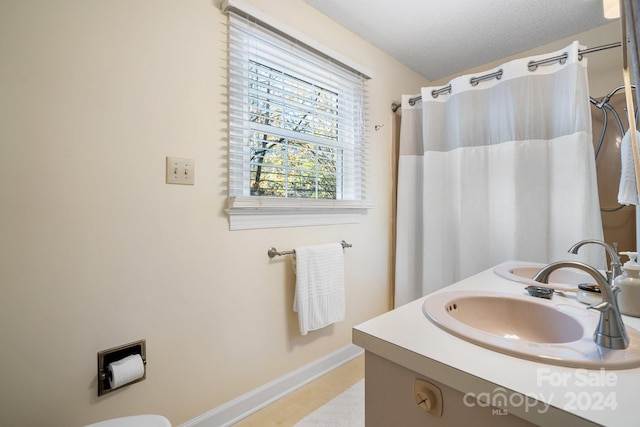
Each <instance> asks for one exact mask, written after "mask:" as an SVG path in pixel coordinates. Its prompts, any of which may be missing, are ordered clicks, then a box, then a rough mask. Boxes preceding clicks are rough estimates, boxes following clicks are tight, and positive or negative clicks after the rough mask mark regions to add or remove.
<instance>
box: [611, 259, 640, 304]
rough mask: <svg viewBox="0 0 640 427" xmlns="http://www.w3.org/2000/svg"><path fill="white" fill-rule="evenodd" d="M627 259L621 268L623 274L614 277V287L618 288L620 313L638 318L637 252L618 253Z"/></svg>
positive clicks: (639, 282) (639, 266) (639, 276)
mask: <svg viewBox="0 0 640 427" xmlns="http://www.w3.org/2000/svg"><path fill="white" fill-rule="evenodd" d="M620 255H626V256H627V257H629V261H627V262H625V263H624V265H623V266H622V270H623V273H622V274H621V275H620V276H618V277H616V280H615V281H614V285H616V286H617V287H618V288H620V293H619V294H618V306H619V307H620V312H621V313H622V314H626V315H628V316H634V317H640V264H638V263H637V262H636V257H637V256H638V253H637V252H620Z"/></svg>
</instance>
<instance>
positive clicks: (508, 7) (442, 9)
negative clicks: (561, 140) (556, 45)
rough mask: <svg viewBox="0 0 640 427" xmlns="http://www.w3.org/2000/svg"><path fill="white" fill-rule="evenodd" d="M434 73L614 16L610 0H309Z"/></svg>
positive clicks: (556, 37) (494, 57) (393, 53)
mask: <svg viewBox="0 0 640 427" xmlns="http://www.w3.org/2000/svg"><path fill="white" fill-rule="evenodd" d="M305 2H306V3H308V4H309V5H311V6H312V7H314V8H316V9H318V10H319V11H320V12H322V13H324V14H325V15H327V16H328V17H330V18H331V19H333V20H334V21H336V22H338V23H339V24H341V25H342V26H344V27H346V28H347V29H349V30H351V31H352V32H353V33H355V34H357V35H359V36H360V37H362V38H363V39H365V40H368V41H369V42H370V43H372V44H373V45H374V46H376V47H378V48H379V49H381V50H382V51H384V52H387V53H388V54H389V55H391V56H392V57H394V58H395V59H397V60H398V61H400V62H401V63H403V64H405V65H406V66H407V67H409V68H411V69H412V70H414V71H416V72H417V73H419V74H421V75H422V76H424V77H426V78H427V79H428V80H430V81H434V80H438V79H440V78H442V77H447V76H451V75H453V74H456V73H459V72H461V71H464V70H467V69H470V68H473V67H476V66H480V65H483V64H487V63H489V62H492V61H495V60H498V59H501V58H505V57H507V56H511V55H516V54H518V53H520V52H524V51H527V50H530V49H533V48H535V47H538V46H542V45H544V44H547V43H551V42H554V41H557V40H560V39H563V38H565V37H569V36H572V35H574V34H578V33H581V32H583V31H587V30H591V29H593V28H596V27H599V26H602V25H605V24H607V23H609V22H610V21H608V20H606V19H605V18H604V17H603V14H602V0H305Z"/></svg>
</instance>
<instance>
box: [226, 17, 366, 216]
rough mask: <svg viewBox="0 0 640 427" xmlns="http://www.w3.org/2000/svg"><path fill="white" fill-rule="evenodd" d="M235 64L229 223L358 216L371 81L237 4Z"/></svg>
mask: <svg viewBox="0 0 640 427" xmlns="http://www.w3.org/2000/svg"><path fill="white" fill-rule="evenodd" d="M279 28H280V27H279ZM228 62H229V104H228V108H229V159H228V160H229V162H228V168H229V215H230V224H231V228H232V229H243V228H264V227H279V226H295V225H319V224H335V223H344V222H356V221H357V218H356V217H357V216H359V215H360V214H361V213H362V210H363V209H365V208H366V207H367V206H366V203H365V194H364V185H363V183H364V177H365V174H364V172H365V168H364V166H365V165H364V158H365V156H364V154H365V146H364V144H363V135H364V99H365V81H366V79H367V78H366V77H365V76H364V75H363V74H362V73H360V72H356V71H354V70H353V69H351V68H350V67H347V66H345V65H343V64H340V63H337V62H336V61H335V60H333V59H331V58H328V57H327V56H326V55H323V54H320V53H318V52H317V51H315V50H314V49H312V48H309V46H307V45H306V44H304V43H301V42H300V41H298V40H295V39H293V38H291V37H290V36H285V35H283V34H282V32H281V31H280V30H275V29H274V28H273V27H271V26H269V25H267V24H265V23H264V22H263V21H262V20H257V19H255V18H250V17H247V16H246V15H245V14H237V13H234V12H233V11H231V12H229V47H228Z"/></svg>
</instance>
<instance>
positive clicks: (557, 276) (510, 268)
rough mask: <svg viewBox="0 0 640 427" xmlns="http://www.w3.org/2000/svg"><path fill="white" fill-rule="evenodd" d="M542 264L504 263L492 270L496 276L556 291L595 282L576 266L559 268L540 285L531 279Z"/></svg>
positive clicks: (574, 288) (573, 288)
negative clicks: (546, 282)
mask: <svg viewBox="0 0 640 427" xmlns="http://www.w3.org/2000/svg"><path fill="white" fill-rule="evenodd" d="M544 266H545V264H534V265H532V264H523V263H506V264H501V265H499V266H497V267H496V268H494V270H493V272H494V273H495V274H496V275H497V276H499V277H502V278H503V279H507V280H511V281H513V282H517V283H522V284H525V285H537V286H544V287H547V288H552V289H556V290H558V291H569V292H571V291H577V290H578V285H579V284H581V283H588V284H593V283H595V282H594V280H593V278H592V277H591V276H590V275H588V274H587V273H585V272H584V271H581V270H578V269H576V268H561V269H559V270H555V271H553V272H552V273H551V275H550V276H549V284H548V285H541V284H540V283H537V282H535V281H534V280H533V276H535V275H536V273H537V272H538V271H540V269H542V267H544Z"/></svg>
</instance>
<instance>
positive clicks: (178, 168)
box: [167, 157, 196, 185]
mask: <svg viewBox="0 0 640 427" xmlns="http://www.w3.org/2000/svg"><path fill="white" fill-rule="evenodd" d="M195 168H196V161H195V160H194V159H182V158H180V157H167V184H182V185H193V181H194V176H195V171H196V169H195Z"/></svg>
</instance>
